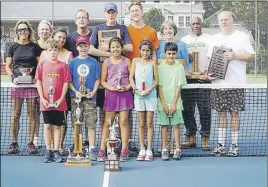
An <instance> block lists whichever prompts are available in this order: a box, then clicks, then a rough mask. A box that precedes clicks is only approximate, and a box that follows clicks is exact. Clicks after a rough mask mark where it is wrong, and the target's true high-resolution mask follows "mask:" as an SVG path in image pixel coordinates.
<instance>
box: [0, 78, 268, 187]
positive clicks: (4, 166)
mask: <svg viewBox="0 0 268 187" xmlns="http://www.w3.org/2000/svg"><path fill="white" fill-rule="evenodd" d="M191 86H192V88H193V87H194V85H191ZM195 86H196V87H199V86H200V85H195ZM202 86H204V85H202ZM207 86H208V87H207V89H211V85H207ZM228 86H229V85H228ZM236 86H237V85H236ZM11 87H12V85H11V84H8V83H5V84H4V83H2V84H1V155H2V157H1V171H2V172H1V178H2V181H1V186H2V187H24V186H25V187H32V186H40V187H41V186H65V187H69V186H70V187H71V186H72V187H73V186H90V187H132V186H133V187H134V186H135V187H136V186H139V187H143V186H146V187H147V186H154V187H160V186H161V187H162V186H180V185H182V186H184V187H210V186H211V187H212V186H217V187H221V186H227V185H228V186H241V187H242V186H243V187H255V186H257V187H264V186H267V179H266V176H267V168H266V166H267V159H266V156H267V85H245V86H244V85H243V88H244V90H245V98H246V102H245V103H246V110H245V111H243V112H241V113H240V120H241V130H240V136H239V157H235V158H234V157H214V156H212V155H211V154H210V153H211V151H202V150H201V148H200V143H201V142H200V141H201V140H200V135H199V133H198V134H197V147H196V148H194V149H183V152H182V154H183V155H182V159H181V160H180V161H175V160H172V159H171V160H170V161H162V160H161V159H160V157H155V160H154V161H153V162H151V163H148V162H137V161H136V160H135V157H131V159H130V160H129V161H128V162H127V163H121V167H122V171H121V172H120V173H109V172H104V171H103V168H104V166H103V165H104V164H103V163H98V162H93V166H92V167H89V168H66V167H65V165H64V164H63V163H60V164H56V163H51V164H43V163H41V155H43V152H44V147H43V148H42V149H40V152H39V153H38V154H37V155H38V156H28V154H27V153H26V150H25V148H26V145H27V143H28V141H27V140H28V132H27V117H26V116H27V110H26V106H25V104H24V105H23V109H22V116H21V129H20V134H19V140H18V143H19V146H20V153H19V154H17V155H20V156H6V155H8V154H7V151H8V146H9V144H10V143H11V141H12V138H11V137H10V116H11V103H10V100H9V90H10V88H11ZM221 89H222V88H221ZM98 114H99V113H98ZM216 116H217V114H216V112H215V111H212V116H211V122H212V124H211V136H210V140H211V147H212V148H213V147H214V146H215V144H216V141H217V131H216V130H217V128H216V119H217V118H216ZM101 117H102V116H101ZM69 118H70V115H69ZM196 119H197V124H198V129H200V122H199V120H198V119H199V114H198V112H197V113H196ZM133 124H134V125H133V137H132V138H133V139H134V141H135V143H136V144H138V131H137V116H136V114H135V112H133ZM155 124H156V125H155V133H154V143H153V148H154V153H155V155H157V154H158V155H159V152H158V149H159V148H160V145H161V143H160V140H161V139H160V138H161V137H160V129H159V126H158V125H157V116H156V115H155ZM97 126H98V129H97V145H99V143H100V142H99V140H100V130H101V129H100V124H99V121H98V125H97ZM68 127H69V128H68V130H67V135H66V140H65V146H71V144H72V139H73V138H72V129H71V123H70V119H69V122H68ZM182 130H183V131H182V132H181V142H183V141H184V135H183V134H184V133H185V130H184V127H182ZM42 135H43V128H42V116H41V125H40V136H41V137H42ZM230 139H231V138H230V131H229V130H228V134H227V141H226V148H227V149H228V150H229V146H230V144H231V142H230ZM42 142H43V145H44V140H43V139H42Z"/></svg>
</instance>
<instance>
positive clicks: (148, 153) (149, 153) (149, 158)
mask: <svg viewBox="0 0 268 187" xmlns="http://www.w3.org/2000/svg"><path fill="white" fill-rule="evenodd" d="M145 160H146V161H153V160H154V156H153V152H152V151H148V150H147V151H146V155H145Z"/></svg>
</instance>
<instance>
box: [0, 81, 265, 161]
mask: <svg viewBox="0 0 268 187" xmlns="http://www.w3.org/2000/svg"><path fill="white" fill-rule="evenodd" d="M16 87H18V86H16V85H14V84H12V83H1V155H8V149H9V146H10V144H11V143H12V140H13V139H12V134H11V125H10V122H11V115H12V112H13V111H12V104H11V97H10V94H11V91H12V89H14V88H16ZM20 87H22V86H20ZM25 87H26V86H25ZM231 89H240V90H242V92H243V98H244V102H245V110H244V111H240V112H239V118H240V131H239V138H238V148H239V155H241V156H264V155H267V85H266V84H246V85H214V84H213V85H212V84H189V85H187V86H186V87H185V88H183V90H182V92H184V93H183V94H182V99H183V100H184V101H185V100H187V103H184V107H187V106H186V105H191V106H195V108H194V109H193V110H194V111H195V112H194V118H195V120H196V124H197V132H196V147H194V148H191V149H183V150H182V156H209V155H211V151H212V150H213V148H214V147H215V145H216V144H217V141H218V131H217V129H218V128H217V117H218V112H217V111H216V110H215V109H213V108H212V109H211V114H209V113H208V114H207V113H204V114H202V115H203V116H205V118H204V119H203V120H202V123H210V124H211V128H210V131H209V133H210V137H209V139H210V146H211V149H210V150H208V151H203V150H202V149H201V135H200V129H201V124H200V111H201V113H202V111H203V110H202V106H200V107H201V108H199V106H197V105H196V104H195V101H196V102H198V101H203V102H202V103H203V105H206V106H207V107H208V108H210V106H211V104H212V99H211V95H212V93H214V91H215V90H218V91H219V90H220V91H222V90H225V91H226V90H231ZM204 97H205V98H206V99H205V100H204ZM234 102H235V100H234ZM198 109H200V111H199V110H198ZM97 115H98V121H97V135H96V142H97V146H99V145H100V139H101V126H102V124H100V121H103V118H104V116H103V115H101V114H100V109H99V108H98V109H97ZM187 115H189V114H186V116H187ZM70 116H71V115H70V112H69V114H68V120H67V121H68V125H67V133H66V137H65V141H64V147H70V146H71V145H72V143H73V129H72V124H71V117H70ZM27 118H28V117H27V104H26V102H25V101H24V102H23V104H22V109H21V117H20V131H19V135H18V140H17V142H18V144H19V147H20V152H19V153H18V154H17V155H28V154H27V151H26V146H27V144H28V141H29V133H28V119H27ZM230 118H231V115H230V113H227V120H228V128H227V135H226V142H225V143H226V148H227V149H229V146H230V145H231V130H230V129H231V128H230ZM101 119H102V120H101ZM206 120H207V121H206ZM130 121H132V122H131V124H132V125H131V132H132V133H131V137H130V139H131V140H133V141H134V143H135V144H136V145H137V147H139V146H138V143H139V140H138V119H137V113H136V111H135V110H133V111H132V115H130ZM83 132H84V127H83ZM185 133H186V130H185V126H184V125H182V126H181V144H182V143H183V142H184V141H185ZM83 136H84V137H85V133H84V135H83ZM39 137H40V138H41V143H42V145H43V146H42V148H41V149H40V150H39V152H38V154H37V155H43V154H44V145H45V143H44V137H43V118H42V115H40V129H39ZM168 142H169V148H170V150H171V151H172V150H173V148H174V141H173V138H171V139H170V140H168ZM153 150H154V153H155V155H157V154H159V151H160V150H161V130H160V126H159V125H158V120H157V113H155V115H154V139H153Z"/></svg>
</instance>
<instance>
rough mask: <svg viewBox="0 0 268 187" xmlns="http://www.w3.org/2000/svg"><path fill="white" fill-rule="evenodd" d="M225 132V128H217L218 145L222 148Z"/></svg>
mask: <svg viewBox="0 0 268 187" xmlns="http://www.w3.org/2000/svg"><path fill="white" fill-rule="evenodd" d="M226 130H227V129H226V128H218V143H220V144H221V145H222V146H224V145H225V138H226Z"/></svg>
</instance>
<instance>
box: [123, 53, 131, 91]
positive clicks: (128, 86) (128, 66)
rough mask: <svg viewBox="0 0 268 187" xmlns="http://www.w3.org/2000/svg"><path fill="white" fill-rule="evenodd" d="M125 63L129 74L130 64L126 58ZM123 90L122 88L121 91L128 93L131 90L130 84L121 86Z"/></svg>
mask: <svg viewBox="0 0 268 187" xmlns="http://www.w3.org/2000/svg"><path fill="white" fill-rule="evenodd" d="M126 63H127V69H128V72H130V71H131V62H130V60H129V59H128V58H126ZM123 88H124V90H122V91H128V90H130V89H131V83H129V84H128V85H126V86H123Z"/></svg>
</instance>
